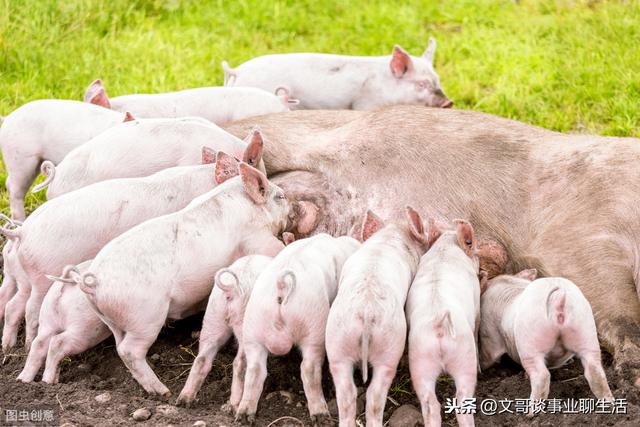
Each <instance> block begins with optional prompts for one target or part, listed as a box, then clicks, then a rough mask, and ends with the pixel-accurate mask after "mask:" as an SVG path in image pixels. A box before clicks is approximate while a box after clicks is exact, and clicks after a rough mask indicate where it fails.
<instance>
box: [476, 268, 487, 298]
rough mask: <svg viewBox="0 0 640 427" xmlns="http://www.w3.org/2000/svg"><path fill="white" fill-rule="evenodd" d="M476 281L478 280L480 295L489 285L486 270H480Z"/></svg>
mask: <svg viewBox="0 0 640 427" xmlns="http://www.w3.org/2000/svg"><path fill="white" fill-rule="evenodd" d="M478 281H479V282H480V295H482V294H483V293H484V292H485V291H486V290H487V288H488V287H489V276H488V275H487V272H486V271H484V270H480V273H479V274H478Z"/></svg>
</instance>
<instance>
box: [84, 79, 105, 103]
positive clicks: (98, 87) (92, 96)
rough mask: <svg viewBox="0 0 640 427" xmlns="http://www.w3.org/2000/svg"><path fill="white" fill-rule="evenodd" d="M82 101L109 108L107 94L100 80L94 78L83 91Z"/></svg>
mask: <svg viewBox="0 0 640 427" xmlns="http://www.w3.org/2000/svg"><path fill="white" fill-rule="evenodd" d="M84 102H88V103H90V104H95V105H99V106H101V107H104V108H111V103H110V102H109V95H107V91H106V90H105V88H104V85H103V84H102V80H100V79H96V80H94V81H93V82H91V84H90V85H89V87H88V88H87V91H86V92H85V93H84Z"/></svg>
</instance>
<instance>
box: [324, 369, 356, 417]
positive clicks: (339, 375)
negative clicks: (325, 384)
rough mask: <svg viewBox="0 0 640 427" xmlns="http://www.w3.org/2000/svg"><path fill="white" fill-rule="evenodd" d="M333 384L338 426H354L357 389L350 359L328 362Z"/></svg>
mask: <svg viewBox="0 0 640 427" xmlns="http://www.w3.org/2000/svg"><path fill="white" fill-rule="evenodd" d="M329 369H330V371H331V377H332V378H333V384H334V385H335V387H336V401H337V402H338V416H339V418H340V427H355V425H356V416H357V415H358V414H357V413H356V411H357V406H356V401H357V398H358V390H357V389H356V384H355V383H354V382H353V364H352V363H351V362H350V361H340V362H335V361H334V362H331V363H329Z"/></svg>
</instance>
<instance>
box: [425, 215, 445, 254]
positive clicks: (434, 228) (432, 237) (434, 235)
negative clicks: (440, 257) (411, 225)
mask: <svg viewBox="0 0 640 427" xmlns="http://www.w3.org/2000/svg"><path fill="white" fill-rule="evenodd" d="M440 236H442V229H441V228H440V225H439V224H438V223H437V222H436V220H435V219H433V218H429V230H428V235H427V240H428V243H429V247H431V246H433V244H434V243H435V242H436V240H438V238H439V237H440Z"/></svg>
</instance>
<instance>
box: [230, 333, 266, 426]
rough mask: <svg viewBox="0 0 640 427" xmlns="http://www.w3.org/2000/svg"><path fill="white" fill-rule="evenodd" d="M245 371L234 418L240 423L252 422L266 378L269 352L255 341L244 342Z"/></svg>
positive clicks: (253, 421)
mask: <svg viewBox="0 0 640 427" xmlns="http://www.w3.org/2000/svg"><path fill="white" fill-rule="evenodd" d="M244 351H245V357H246V358H247V371H246V373H245V378H244V390H243V392H242V400H241V401H240V406H238V413H237V414H236V420H238V421H240V422H241V423H243V424H245V423H249V424H254V423H255V418H256V411H257V409H258V400H259V399H260V395H261V394H262V388H263V387H264V380H265V379H266V378H267V358H268V357H269V352H268V351H267V349H266V348H265V347H264V346H263V345H262V344H258V343H255V342H251V343H246V342H245V343H244Z"/></svg>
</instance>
